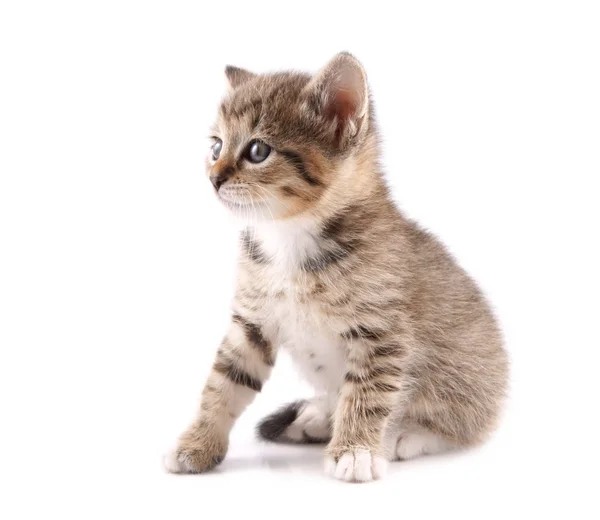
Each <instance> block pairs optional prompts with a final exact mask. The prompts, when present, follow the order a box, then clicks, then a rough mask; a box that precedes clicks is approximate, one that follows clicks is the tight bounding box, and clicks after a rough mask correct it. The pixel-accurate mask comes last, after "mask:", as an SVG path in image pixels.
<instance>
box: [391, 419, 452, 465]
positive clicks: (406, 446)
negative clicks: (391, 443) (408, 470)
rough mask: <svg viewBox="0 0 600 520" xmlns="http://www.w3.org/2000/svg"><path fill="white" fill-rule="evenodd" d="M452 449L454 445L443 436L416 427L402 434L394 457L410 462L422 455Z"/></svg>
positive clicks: (397, 442) (398, 439)
mask: <svg viewBox="0 0 600 520" xmlns="http://www.w3.org/2000/svg"><path fill="white" fill-rule="evenodd" d="M452 448H453V445H452V444H451V443H450V442H449V441H448V440H447V439H445V438H444V437H442V436H441V435H439V434H437V433H434V432H432V431H430V430H427V429H425V428H419V427H415V428H409V429H407V430H405V431H402V432H400V434H399V436H398V438H397V441H396V449H395V453H394V455H395V459H396V460H409V459H414V458H416V457H419V456H421V455H434V454H436V453H442V452H444V451H448V450H451V449H452Z"/></svg>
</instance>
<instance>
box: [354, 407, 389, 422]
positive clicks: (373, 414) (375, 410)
mask: <svg viewBox="0 0 600 520" xmlns="http://www.w3.org/2000/svg"><path fill="white" fill-rule="evenodd" d="M360 412H362V415H364V416H365V417H367V418H371V419H383V418H385V417H387V416H388V415H390V414H391V413H392V411H391V410H390V409H389V408H387V407H385V406H372V407H368V408H362V409H360Z"/></svg>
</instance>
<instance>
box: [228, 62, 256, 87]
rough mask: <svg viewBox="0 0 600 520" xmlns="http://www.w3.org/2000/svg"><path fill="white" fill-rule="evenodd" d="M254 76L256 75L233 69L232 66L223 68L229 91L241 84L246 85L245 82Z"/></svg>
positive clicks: (244, 70)
mask: <svg viewBox="0 0 600 520" xmlns="http://www.w3.org/2000/svg"><path fill="white" fill-rule="evenodd" d="M255 76H256V74H254V73H253V72H250V71H249V70H246V69H240V68H239V67H234V66H233V65H227V66H226V67H225V77H226V78H227V82H228V83H229V88H231V89H234V88H237V87H239V86H240V85H241V84H243V83H246V81H249V80H251V79H252V78H254V77H255Z"/></svg>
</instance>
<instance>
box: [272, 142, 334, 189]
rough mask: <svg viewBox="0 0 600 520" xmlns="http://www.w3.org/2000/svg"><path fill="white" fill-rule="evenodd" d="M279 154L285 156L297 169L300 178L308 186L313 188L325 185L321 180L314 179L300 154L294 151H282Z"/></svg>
mask: <svg viewBox="0 0 600 520" xmlns="http://www.w3.org/2000/svg"><path fill="white" fill-rule="evenodd" d="M279 153H280V154H281V155H283V156H284V157H285V158H286V159H287V161H288V162H289V163H290V164H291V165H292V166H293V167H294V168H296V171H297V172H298V174H299V175H300V177H301V178H302V179H304V180H305V181H306V182H307V183H308V184H310V185H311V186H321V185H322V184H323V183H322V182H321V181H320V180H319V179H317V178H315V177H313V176H312V174H311V173H310V171H308V168H307V167H306V164H305V162H304V159H302V157H301V156H300V154H298V153H296V152H293V151H292V150H280V151H279Z"/></svg>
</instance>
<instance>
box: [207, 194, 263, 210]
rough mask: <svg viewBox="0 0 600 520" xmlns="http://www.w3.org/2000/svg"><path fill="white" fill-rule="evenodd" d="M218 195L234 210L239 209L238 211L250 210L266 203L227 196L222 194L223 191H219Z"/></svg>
mask: <svg viewBox="0 0 600 520" xmlns="http://www.w3.org/2000/svg"><path fill="white" fill-rule="evenodd" d="M217 196H218V197H219V200H220V201H221V202H222V203H223V204H224V205H225V206H226V207H227V208H229V209H231V210H234V211H235V210H237V211H243V210H249V209H253V208H259V207H261V206H263V205H264V204H263V203H261V202H256V201H253V200H240V199H237V198H231V197H227V196H224V195H222V194H221V193H217Z"/></svg>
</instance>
